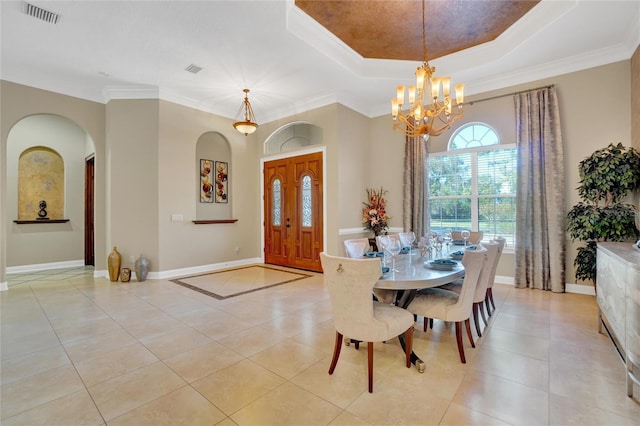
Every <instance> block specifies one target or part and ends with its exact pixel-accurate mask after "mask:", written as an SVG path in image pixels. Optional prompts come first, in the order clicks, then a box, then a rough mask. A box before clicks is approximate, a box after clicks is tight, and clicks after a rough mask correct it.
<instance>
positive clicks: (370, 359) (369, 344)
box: [367, 342, 373, 393]
mask: <svg viewBox="0 0 640 426" xmlns="http://www.w3.org/2000/svg"><path fill="white" fill-rule="evenodd" d="M367 363H368V365H369V393H373V342H367Z"/></svg>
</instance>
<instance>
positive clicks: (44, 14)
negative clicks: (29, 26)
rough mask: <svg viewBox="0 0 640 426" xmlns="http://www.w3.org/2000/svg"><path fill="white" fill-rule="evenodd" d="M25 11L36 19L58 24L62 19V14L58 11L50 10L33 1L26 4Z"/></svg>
mask: <svg viewBox="0 0 640 426" xmlns="http://www.w3.org/2000/svg"><path fill="white" fill-rule="evenodd" d="M24 13H26V14H27V15H29V16H31V17H34V18H36V19H41V20H43V21H45V22H48V23H50V24H57V23H58V21H59V20H60V15H58V14H57V13H54V12H49V11H48V10H45V9H43V8H41V7H38V6H36V5H33V4H31V3H25V4H24Z"/></svg>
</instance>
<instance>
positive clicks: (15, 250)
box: [5, 114, 96, 273]
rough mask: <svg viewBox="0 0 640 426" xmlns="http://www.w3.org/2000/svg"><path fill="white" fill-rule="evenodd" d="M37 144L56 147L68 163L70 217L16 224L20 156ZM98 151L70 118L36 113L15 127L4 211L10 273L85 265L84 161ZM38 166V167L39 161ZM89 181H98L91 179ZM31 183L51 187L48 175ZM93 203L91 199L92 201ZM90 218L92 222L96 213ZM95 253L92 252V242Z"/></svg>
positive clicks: (66, 194)
mask: <svg viewBox="0 0 640 426" xmlns="http://www.w3.org/2000/svg"><path fill="white" fill-rule="evenodd" d="M34 147H42V148H44V149H50V150H53V151H55V152H56V153H58V154H59V155H60V157H61V158H62V161H63V162H64V166H65V169H64V183H63V185H64V188H63V193H64V196H63V207H62V215H63V216H64V219H65V220H67V221H55V220H54V221H44V220H43V221H39V223H17V219H18V217H17V214H18V211H19V205H18V203H19V199H20V197H19V191H20V189H19V185H18V176H19V173H18V164H19V159H20V155H21V154H22V153H24V152H25V151H27V150H29V149H33V148H34ZM95 153H96V149H95V144H94V142H93V140H92V139H91V137H90V136H89V135H88V134H87V132H86V131H85V130H84V129H82V128H81V127H80V126H78V125H77V124H76V123H75V122H73V121H72V120H70V119H68V118H66V117H62V116H58V115H52V114H37V115H32V116H28V117H25V118H23V119H21V120H20V121H18V122H17V123H16V124H15V125H14V126H13V127H12V128H11V130H10V131H9V133H8V136H7V153H6V164H5V166H6V188H7V191H6V206H5V209H6V210H5V212H6V217H7V219H8V220H7V222H8V226H7V235H6V273H13V272H27V271H31V270H39V269H55V268H63V267H72V266H82V265H84V264H85V263H86V253H85V251H86V250H85V245H86V242H85V237H86V232H87V231H86V230H85V225H87V219H85V211H86V202H85V188H86V186H87V185H88V184H87V183H85V178H86V174H85V165H86V163H87V162H88V161H91V160H92V159H93V158H94V157H95ZM33 167H37V161H36V162H34V164H33ZM23 176H24V174H23ZM89 182H91V183H90V185H93V183H92V180H90V181H89ZM32 184H33V185H42V186H46V185H47V184H48V183H47V182H46V179H42V178H37V179H36V181H34V182H32ZM23 187H24V185H23ZM90 189H93V188H90ZM90 192H91V193H93V191H90ZM92 203H93V201H92V200H91V206H92ZM58 214H59V213H58ZM89 219H90V220H91V222H92V220H93V217H92V216H91V217H90V218H89ZM33 222H35V221H33ZM89 229H92V227H91V228H89ZM91 241H93V238H91ZM90 252H91V255H93V247H91V250H90ZM91 264H93V259H91Z"/></svg>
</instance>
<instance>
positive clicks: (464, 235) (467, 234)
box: [460, 229, 471, 247]
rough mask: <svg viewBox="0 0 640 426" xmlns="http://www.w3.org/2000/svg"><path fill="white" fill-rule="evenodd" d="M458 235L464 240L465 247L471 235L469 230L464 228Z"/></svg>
mask: <svg viewBox="0 0 640 426" xmlns="http://www.w3.org/2000/svg"><path fill="white" fill-rule="evenodd" d="M460 236H461V237H462V239H463V240H464V246H465V247H466V246H467V242H468V241H469V237H470V236H471V232H469V231H468V230H466V229H465V230H464V231H462V232H460Z"/></svg>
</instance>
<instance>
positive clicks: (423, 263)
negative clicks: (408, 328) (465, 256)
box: [374, 250, 465, 373]
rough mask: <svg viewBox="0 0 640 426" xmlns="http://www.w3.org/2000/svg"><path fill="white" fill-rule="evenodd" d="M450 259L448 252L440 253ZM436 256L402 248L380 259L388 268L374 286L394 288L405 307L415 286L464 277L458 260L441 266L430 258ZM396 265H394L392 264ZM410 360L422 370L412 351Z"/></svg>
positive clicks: (415, 290)
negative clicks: (390, 257)
mask: <svg viewBox="0 0 640 426" xmlns="http://www.w3.org/2000/svg"><path fill="white" fill-rule="evenodd" d="M442 258H443V259H444V258H446V259H447V260H449V261H451V259H449V258H448V256H446V255H443V256H442ZM436 260H438V259H430V258H427V257H422V256H420V254H419V252H418V251H417V250H411V252H409V251H408V250H403V252H402V253H401V254H398V255H397V256H396V259H395V265H394V262H391V261H386V262H385V261H383V267H388V268H389V270H388V272H385V273H383V274H382V276H381V277H380V279H378V281H377V282H376V284H375V286H374V288H376V289H380V290H396V291H397V292H398V293H397V297H396V306H399V307H401V308H404V309H406V308H407V307H408V306H409V304H410V303H411V301H412V300H413V298H414V297H415V295H416V293H417V292H418V290H420V289H423V288H430V287H438V286H441V285H443V284H447V283H450V282H453V281H455V280H457V279H460V278H462V277H464V273H465V270H464V266H463V265H462V262H461V261H455V265H453V264H452V265H451V266H450V267H441V266H440V265H437V264H436V265H434V264H433V263H432V262H434V261H436ZM394 266H395V267H394ZM398 339H399V340H400V345H401V346H402V349H403V350H404V349H405V341H404V335H402V334H401V335H400V336H398ZM411 363H412V364H413V365H415V367H416V368H417V369H418V371H419V372H420V373H423V372H424V370H425V363H424V361H422V360H421V359H420V358H419V357H418V356H417V355H416V354H415V352H412V353H411Z"/></svg>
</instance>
